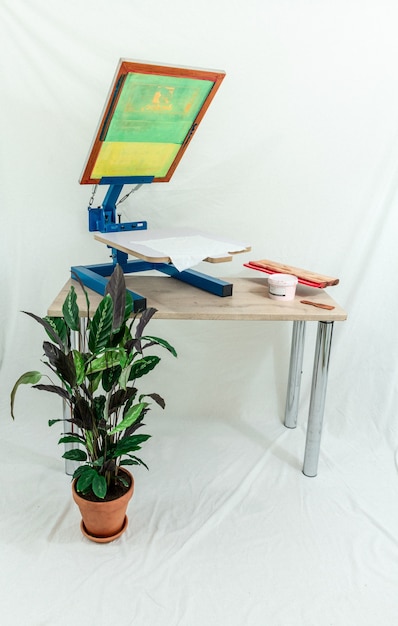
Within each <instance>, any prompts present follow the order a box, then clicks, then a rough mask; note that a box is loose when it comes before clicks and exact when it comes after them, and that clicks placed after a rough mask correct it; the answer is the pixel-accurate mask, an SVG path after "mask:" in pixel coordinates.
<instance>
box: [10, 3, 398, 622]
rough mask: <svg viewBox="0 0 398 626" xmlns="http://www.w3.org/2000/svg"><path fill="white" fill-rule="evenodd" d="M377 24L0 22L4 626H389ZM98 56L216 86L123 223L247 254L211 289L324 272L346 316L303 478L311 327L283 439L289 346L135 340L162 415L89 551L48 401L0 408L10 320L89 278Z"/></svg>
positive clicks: (89, 8)
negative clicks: (172, 167)
mask: <svg viewBox="0 0 398 626" xmlns="http://www.w3.org/2000/svg"><path fill="white" fill-rule="evenodd" d="M397 25H398V6H397V4H396V2H395V1H394V0H377V1H376V0H333V1H332V0H319V1H318V2H316V3H315V2H312V1H311V0H283V1H281V0H279V1H278V0H246V2H236V1H233V0H228V1H226V0H225V1H224V0H218V1H217V2H215V1H214V0H213V1H210V0H202V1H201V2H200V3H196V2H192V0H184V1H183V0H174V1H173V2H171V3H170V2H164V1H163V0H162V1H161V0H147V1H146V2H144V3H142V2H138V1H137V0H130V1H128V0H112V2H104V1H103V0H96V1H95V2H94V0H85V1H84V0H79V1H77V0H69V2H61V1H60V0H53V1H52V2H46V1H45V0H25V1H23V0H1V1H0V67H1V74H0V79H1V83H0V88H1V116H0V131H1V135H0V136H1V142H0V145H1V159H0V167H1V170H0V175H1V186H0V200H1V216H2V229H1V246H0V250H1V255H2V256H1V260H2V267H3V272H2V278H1V293H2V296H1V298H0V307H1V308H0V315H1V326H0V346H1V391H2V393H1V397H0V408H1V421H0V437H1V449H2V454H1V461H2V462H1V472H0V476H1V489H0V502H1V518H0V557H1V567H0V589H1V595H0V616H1V623H2V624H3V625H5V626H17V625H18V626H19V625H20V624H21V625H29V626H44V625H46V626H47V625H48V626H54V625H56V626H63V625H64V624H69V623H72V622H74V623H76V624H83V623H86V624H98V625H102V624H107V623H109V621H110V620H112V621H113V622H116V620H118V621H120V623H121V624H124V625H127V624H134V626H148V625H151V626H177V625H179V626H197V625H200V626H203V625H204V624H206V626H213V625H217V626H218V625H224V624H228V625H229V626H243V625H245V626H246V625H248V626H265V625H266V626H279V625H281V626H330V625H332V626H346V625H347V624H360V625H361V626H363V625H365V626H367V625H369V626H373V625H374V624H375V623H380V624H393V623H396V619H397V612H398V596H397V584H398V504H397V498H398V482H397V462H396V461H397V458H396V455H397V449H398V432H397V409H396V407H397V401H398V382H397V381H398V345H397V344H398V333H397V331H396V312H397V307H398V296H397V289H396V283H397V278H396V276H397V270H398V262H397V251H396V238H397V217H396V211H397V204H398V197H397V183H398V176H397V173H398V172H397V170H398V135H397V133H398V113H397V112H398V80H397V58H398V39H397V36H396V32H397ZM120 57H126V58H132V59H144V60H148V61H154V62H157V61H158V62H164V63H171V64H176V65H178V64H182V65H189V66H196V67H203V68H216V69H218V68H220V69H224V70H225V71H226V72H227V77H226V79H225V80H224V83H223V84H222V86H221V88H220V90H219V92H218V94H217V97H216V98H215V100H214V102H213V104H212V106H211V108H210V109H209V111H208V113H207V114H206V117H205V119H204V121H203V123H202V125H201V127H200V129H199V131H198V132H197V134H196V136H195V138H194V139H193V141H192V143H191V144H190V146H189V148H188V151H187V152H186V154H185V157H184V159H183V161H182V163H181V164H180V166H179V168H178V169H177V171H176V174H175V176H174V177H173V179H172V181H171V182H170V183H169V184H167V185H160V184H159V185H153V186H148V188H145V189H141V190H140V191H139V192H138V193H137V194H133V195H132V196H131V197H130V198H129V200H128V201H126V202H125V204H124V205H123V217H124V219H128V220H133V219H134V220H135V219H148V220H149V223H150V226H151V227H153V228H161V227H165V226H168V225H179V226H184V227H193V228H200V229H209V230H211V231H213V232H219V233H220V234H224V235H225V236H227V237H231V238H236V237H238V238H239V239H243V240H248V241H250V242H251V243H252V253H250V254H248V255H242V256H241V257H237V258H235V260H234V262H233V263H231V264H226V265H223V266H222V272H223V274H224V275H225V276H234V275H236V276H246V275H250V276H252V275H253V273H251V272H250V270H247V269H245V268H243V267H242V263H243V262H244V261H246V260H249V259H258V258H264V257H266V258H271V259H275V260H279V261H281V262H287V263H290V264H292V265H297V266H301V267H307V268H308V269H313V270H314V271H318V272H322V273H325V274H330V275H336V276H339V277H340V279H341V283H340V285H339V286H337V287H334V288H332V290H331V295H332V296H333V297H335V299H336V300H338V301H339V303H340V304H342V305H343V306H344V307H345V308H346V309H347V311H348V313H349V318H348V321H347V322H345V323H341V324H340V323H339V324H336V328H335V335H334V346H333V352H332V361H331V372H330V379H329V388H328V396H327V411H326V422H325V428H324V436H323V441H322V452H321V458H320V465H319V475H318V477H317V478H315V479H308V478H305V477H304V476H303V475H302V473H301V471H300V470H301V463H302V454H303V447H304V440H305V418H306V410H307V405H308V396H309V381H310V374H311V371H310V369H311V360H312V344H313V334H314V331H313V330H311V329H309V332H308V348H307V351H306V354H305V377H304V379H303V388H302V402H301V411H300V414H301V415H300V417H301V421H300V425H299V427H298V428H297V430H296V431H293V432H291V431H288V430H286V429H285V428H284V427H283V425H282V418H283V408H284V392H285V387H286V368H287V362H288V356H289V341H290V329H289V328H287V327H284V326H283V325H282V326H278V325H276V326H273V325H272V324H261V323H251V324H246V323H238V322H236V323H235V322H231V323H223V322H217V323H206V322H163V321H160V320H157V321H154V324H155V326H156V332H157V333H158V334H163V336H165V337H167V338H168V339H169V340H170V341H171V342H172V343H173V344H174V345H175V346H176V348H177V350H178V352H179V359H178V360H176V361H174V360H173V361H172V360H171V359H169V360H168V359H167V358H165V359H164V367H163V370H162V371H161V370H159V374H158V375H157V376H156V377H155V378H154V386H155V387H156V391H158V392H159V393H162V394H163V395H164V396H165V398H166V401H167V408H166V412H165V413H164V414H162V415H160V414H159V413H156V411H153V413H152V417H151V419H150V420H149V428H150V432H152V434H153V439H151V441H150V442H149V443H148V445H147V447H146V449H145V453H144V455H143V456H144V458H145V460H146V461H147V462H148V464H149V466H150V472H149V473H147V472H146V471H145V470H142V471H137V473H136V483H137V484H136V495H135V496H134V499H133V502H132V503H131V505H130V512H129V517H130V526H129V529H128V532H127V533H126V534H125V535H124V536H123V537H122V538H121V539H120V540H118V541H117V542H115V543H114V544H110V545H108V546H97V545H94V544H91V543H89V542H87V541H86V540H85V539H84V538H83V537H82V536H81V534H80V531H79V526H78V525H79V516H78V512H77V510H76V508H75V506H74V504H73V503H72V501H71V498H70V491H69V490H70V481H69V479H68V478H67V477H66V476H65V475H64V472H63V463H62V461H61V460H60V454H61V450H58V449H57V446H56V442H57V438H58V435H59V433H58V432H55V431H54V432H53V431H52V430H49V429H48V428H47V425H46V423H47V419H48V418H49V417H53V416H54V414H57V413H58V412H59V410H60V407H59V403H58V402H57V401H56V399H54V400H52V399H49V398H47V397H45V396H43V395H40V394H39V393H37V394H36V393H35V392H34V391H30V392H29V390H26V393H23V394H21V396H20V397H19V399H18V406H17V420H16V422H15V423H12V421H11V419H10V417H9V391H10V388H11V386H12V384H13V382H14V381H15V379H16V378H17V376H19V374H20V373H21V372H23V371H25V370H27V369H36V368H38V365H39V358H40V355H41V352H40V349H41V348H40V345H41V340H42V336H41V332H40V329H39V328H38V327H37V328H36V327H35V324H34V323H33V322H30V321H29V320H28V319H27V318H25V317H24V316H23V315H22V314H21V313H20V311H21V310H22V309H23V310H33V311H35V312H36V313H38V314H45V312H46V308H47V306H48V304H49V303H50V302H51V301H52V299H53V297H54V296H55V295H56V294H57V292H58V291H59V289H60V288H61V286H62V285H63V284H64V282H65V281H66V280H67V279H68V274H69V268H70V266H71V265H74V264H87V263H95V262H102V261H104V260H106V259H107V252H106V248H105V247H104V246H102V245H101V244H98V243H96V242H95V241H94V240H93V237H92V235H91V234H89V233H88V230H87V224H86V220H87V204H88V200H89V196H90V192H91V188H89V187H81V186H79V184H78V178H79V175H80V172H81V169H82V167H83V164H84V161H85V157H86V154H87V151H88V148H89V145H90V143H91V140H92V136H93V133H94V130H95V127H96V124H97V121H98V117H99V115H100V112H101V110H102V107H103V104H104V100H105V97H106V95H107V92H108V88H109V86H110V82H111V78H112V76H113V73H114V70H115V67H116V64H117V62H118V59H119V58H120ZM199 269H201V268H199ZM205 269H206V271H213V272H217V273H218V272H219V266H217V267H216V268H214V267H213V268H211V267H210V268H209V266H207V265H206V266H205ZM39 396H40V397H39ZM53 430H54V429H53ZM43 498H44V499H43Z"/></svg>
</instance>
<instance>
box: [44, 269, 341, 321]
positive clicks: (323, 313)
mask: <svg viewBox="0 0 398 626" xmlns="http://www.w3.org/2000/svg"><path fill="white" fill-rule="evenodd" d="M222 280H226V281H227V282H231V283H232V284H233V295H232V296H227V297H224V298H222V297H219V296H215V295H213V294H210V293H208V292H206V291H202V290H201V289H198V288H196V287H193V286H191V285H187V284H186V283H183V282H181V281H179V280H175V279H173V278H171V277H169V276H152V275H150V276H148V275H143V274H135V275H134V274H130V275H127V276H126V285H127V287H128V288H129V289H131V290H132V291H134V292H135V293H138V294H140V295H142V296H144V297H146V299H147V306H148V307H154V308H155V309H157V313H156V318H157V319H174V320H246V321H250V320H274V321H283V320H285V321H289V320H290V321H296V320H303V321H326V322H332V321H343V320H345V319H347V313H346V312H345V311H344V309H342V308H341V306H340V305H339V304H337V302H335V301H334V300H333V299H332V298H331V296H330V295H329V293H327V292H326V291H325V290H323V289H315V288H311V287H305V286H304V285H298V286H297V292H296V297H295V299H294V300H292V301H288V302H283V301H278V300H271V298H269V296H268V285H267V278H266V277H263V276H260V277H255V278H232V277H229V278H224V279H222ZM71 282H72V281H71V280H69V281H68V282H67V283H66V284H65V285H64V287H63V289H62V290H61V291H60V293H59V294H58V296H57V297H56V298H55V300H54V302H53V303H52V304H51V305H50V307H49V308H48V315H51V316H54V317H58V316H60V315H61V314H62V304H63V302H64V300H65V298H66V295H67V293H68V290H69V287H70V285H71ZM73 284H74V286H75V289H76V293H77V298H78V305H79V308H80V310H81V312H82V314H83V315H84V314H85V310H86V302H85V298H84V295H83V293H82V290H81V288H80V286H79V284H78V283H77V282H76V281H75V280H74V281H73ZM332 289H333V288H332ZM87 293H88V295H89V300H90V309H91V310H90V315H92V313H93V311H94V310H95V309H96V307H97V305H98V303H99V301H100V299H101V296H100V294H98V293H96V292H94V291H92V290H91V289H87ZM304 299H305V300H310V301H312V302H318V303H322V304H327V305H330V306H333V307H334V308H333V309H332V310H324V309H320V308H316V307H314V306H311V305H308V304H302V303H301V302H300V300H304Z"/></svg>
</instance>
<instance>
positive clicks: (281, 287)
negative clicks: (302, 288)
mask: <svg viewBox="0 0 398 626" xmlns="http://www.w3.org/2000/svg"><path fill="white" fill-rule="evenodd" d="M297 283H298V278H297V276H292V275H291V274H272V276H269V278H268V287H269V297H270V298H271V300H294V296H295V295H296V287H297Z"/></svg>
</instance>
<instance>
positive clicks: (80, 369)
mask: <svg viewBox="0 0 398 626" xmlns="http://www.w3.org/2000/svg"><path fill="white" fill-rule="evenodd" d="M72 356H73V362H74V364H75V370H76V385H81V384H82V382H83V381H84V377H85V375H86V369H85V366H86V361H85V359H84V356H83V355H82V353H81V352H79V351H78V350H72Z"/></svg>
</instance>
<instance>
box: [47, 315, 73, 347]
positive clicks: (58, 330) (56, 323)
mask: <svg viewBox="0 0 398 626" xmlns="http://www.w3.org/2000/svg"><path fill="white" fill-rule="evenodd" d="M43 320H44V321H46V322H47V323H48V324H49V325H50V326H51V328H52V329H53V331H54V333H55V334H56V335H57V337H58V338H59V339H60V340H61V341H62V344H63V345H64V346H65V347H66V346H67V345H68V327H67V325H66V324H65V321H64V319H63V318H62V317H50V316H49V315H46V316H45V317H43ZM46 332H47V334H48V336H49V337H50V339H51V340H52V341H54V339H55V337H54V333H51V332H50V331H49V330H48V329H46ZM57 343H58V342H57Z"/></svg>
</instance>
